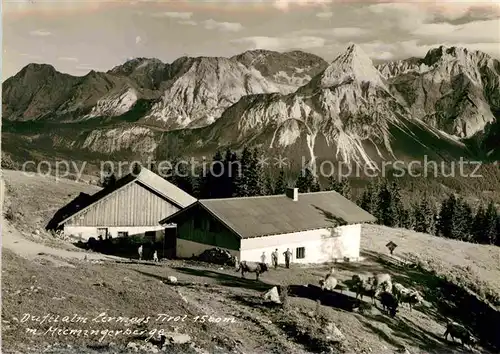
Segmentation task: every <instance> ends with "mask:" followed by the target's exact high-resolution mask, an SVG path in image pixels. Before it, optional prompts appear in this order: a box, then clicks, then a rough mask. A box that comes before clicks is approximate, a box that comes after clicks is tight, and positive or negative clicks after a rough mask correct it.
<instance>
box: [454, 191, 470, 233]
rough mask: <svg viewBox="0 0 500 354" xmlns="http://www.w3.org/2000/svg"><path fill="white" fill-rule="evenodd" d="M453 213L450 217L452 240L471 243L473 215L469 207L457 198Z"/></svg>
mask: <svg viewBox="0 0 500 354" xmlns="http://www.w3.org/2000/svg"><path fill="white" fill-rule="evenodd" d="M456 201H457V203H456V208H455V212H454V213H453V217H452V233H451V236H452V237H453V238H456V239H459V240H462V241H471V240H472V239H473V237H472V223H473V220H474V218H473V213H472V208H471V207H470V205H469V204H468V203H467V202H466V201H465V200H463V199H462V198H457V200H456Z"/></svg>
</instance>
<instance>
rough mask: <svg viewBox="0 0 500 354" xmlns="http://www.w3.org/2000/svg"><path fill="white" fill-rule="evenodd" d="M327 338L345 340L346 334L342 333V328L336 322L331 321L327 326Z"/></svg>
mask: <svg viewBox="0 0 500 354" xmlns="http://www.w3.org/2000/svg"><path fill="white" fill-rule="evenodd" d="M326 333H327V339H331V340H334V341H343V340H344V339H345V336H344V335H343V334H342V332H341V331H340V329H338V328H337V326H336V325H335V323H332V322H330V323H329V324H328V325H327V326H326Z"/></svg>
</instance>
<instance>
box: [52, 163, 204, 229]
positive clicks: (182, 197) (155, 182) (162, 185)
mask: <svg viewBox="0 0 500 354" xmlns="http://www.w3.org/2000/svg"><path fill="white" fill-rule="evenodd" d="M133 182H137V183H139V184H141V185H144V186H145V187H147V188H149V189H150V190H153V191H154V192H156V193H157V194H159V195H160V196H162V197H163V198H165V199H166V200H168V201H169V202H171V203H172V204H174V205H176V206H177V207H179V208H181V209H182V208H185V207H187V206H189V205H191V204H193V203H194V202H196V198H194V197H193V196H191V195H190V194H188V193H186V192H184V191H183V190H182V189H180V188H178V187H177V186H175V185H174V184H172V183H170V182H168V181H166V180H165V179H163V178H162V177H160V176H158V175H157V174H156V173H154V172H151V171H150V170H148V169H146V168H144V167H142V168H141V172H140V173H138V174H137V175H134V174H132V173H130V174H128V175H126V176H124V177H122V178H120V179H119V180H117V181H116V182H115V183H114V184H113V185H111V186H109V187H107V188H104V189H101V190H100V191H99V192H97V193H95V194H93V195H91V196H89V197H87V198H85V201H84V202H80V205H79V208H78V209H77V210H74V211H73V212H72V213H71V214H69V215H67V216H66V217H65V218H64V219H63V220H61V221H59V222H58V225H61V224H63V223H65V222H66V221H67V220H68V219H70V218H72V217H74V216H75V215H77V214H80V213H82V212H83V211H84V210H86V209H88V208H89V207H90V206H92V205H93V204H94V203H96V202H98V201H100V200H102V199H104V198H106V197H108V196H109V195H111V194H113V193H115V192H116V191H118V190H120V189H122V188H123V187H125V186H127V185H128V184H130V183H133Z"/></svg>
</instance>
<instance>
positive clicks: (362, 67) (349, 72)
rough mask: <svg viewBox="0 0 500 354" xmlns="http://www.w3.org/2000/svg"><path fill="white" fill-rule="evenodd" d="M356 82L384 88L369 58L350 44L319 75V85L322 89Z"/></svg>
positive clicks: (380, 77) (361, 50) (356, 46)
mask: <svg viewBox="0 0 500 354" xmlns="http://www.w3.org/2000/svg"><path fill="white" fill-rule="evenodd" d="M351 82H357V83H358V84H361V83H366V82H368V83H371V84H372V85H375V86H382V87H384V86H385V85H384V82H383V79H382V76H381V74H380V72H379V71H378V70H377V69H376V68H375V66H374V65H373V62H372V60H371V59H370V57H369V56H368V55H367V54H366V53H365V52H364V51H363V49H361V47H359V46H358V45H355V44H352V45H350V46H349V47H348V48H347V50H346V51H345V52H344V53H342V54H340V55H339V56H337V58H335V59H334V60H333V61H332V62H331V64H330V65H329V66H328V67H327V68H326V69H325V71H324V72H323V73H322V74H321V79H320V81H319V85H320V87H322V88H327V87H333V86H338V85H342V84H344V83H351Z"/></svg>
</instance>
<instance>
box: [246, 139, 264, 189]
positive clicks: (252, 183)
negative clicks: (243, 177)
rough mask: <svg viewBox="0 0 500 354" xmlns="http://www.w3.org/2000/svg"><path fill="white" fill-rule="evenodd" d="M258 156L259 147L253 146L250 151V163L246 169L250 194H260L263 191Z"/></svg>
mask: <svg viewBox="0 0 500 354" xmlns="http://www.w3.org/2000/svg"><path fill="white" fill-rule="evenodd" d="M260 157H261V154H260V151H259V149H257V148H255V149H254V150H253V151H252V153H251V157H250V164H249V166H248V169H247V171H246V173H247V174H248V176H247V178H248V179H247V181H248V189H249V195H250V196H258V195H262V194H263V191H264V178H263V169H262V166H261V165H260V164H259V158H260Z"/></svg>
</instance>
